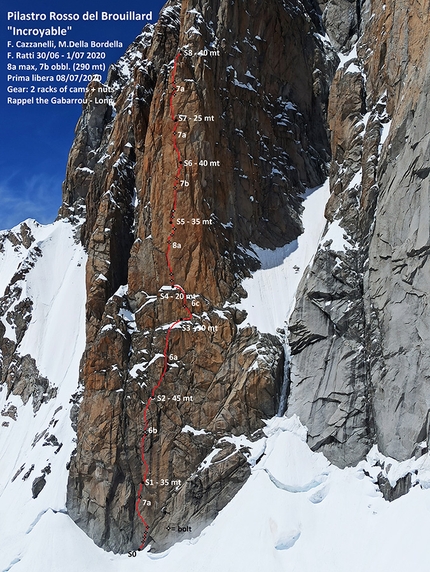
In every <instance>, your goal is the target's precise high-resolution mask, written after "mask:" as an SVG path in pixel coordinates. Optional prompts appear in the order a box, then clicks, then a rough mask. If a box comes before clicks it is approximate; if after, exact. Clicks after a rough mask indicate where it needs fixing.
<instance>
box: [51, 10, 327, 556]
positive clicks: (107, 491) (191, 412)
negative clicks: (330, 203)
mask: <svg viewBox="0 0 430 572" xmlns="http://www.w3.org/2000/svg"><path fill="white" fill-rule="evenodd" d="M321 32H322V30H321V29H320V19H319V17H318V14H317V12H316V11H315V9H314V8H313V5H312V4H311V3H308V2H304V3H303V4H302V7H301V8H297V6H296V4H295V3H293V2H291V3H289V2H284V4H283V5H281V4H280V3H278V2H275V1H270V2H269V3H265V4H264V5H262V4H261V3H259V2H256V1H253V2H248V3H247V4H246V7H245V5H244V4H242V3H237V2H235V3H230V2H227V1H224V0H219V1H215V2H211V3H206V4H204V6H202V5H201V3H200V2H197V1H196V0H184V1H183V2H182V3H180V2H169V3H168V4H167V5H166V7H165V8H164V10H163V11H162V14H161V16H160V20H159V22H158V23H157V24H156V26H155V27H154V29H152V28H147V29H145V30H144V32H143V34H142V35H141V36H140V37H139V38H137V40H136V41H135V42H134V44H132V46H130V48H129V49H128V50H127V52H126V54H125V56H124V57H123V58H122V59H121V60H120V61H119V62H118V64H116V65H115V66H113V67H112V68H111V70H110V72H109V77H108V81H107V86H108V90H109V93H110V95H111V97H112V99H113V100H114V105H113V106H110V105H105V106H103V105H102V106H98V105H96V104H95V103H94V102H93V100H92V98H93V97H94V94H97V93H98V90H102V89H104V88H103V87H102V86H101V85H100V84H97V83H92V84H91V85H90V86H89V92H88V95H87V99H88V100H89V102H88V103H87V104H86V105H85V106H84V109H83V114H82V117H81V119H80V122H79V123H78V126H77V131H76V139H75V142H74V145H73V147H72V150H71V153H70V158H69V163H68V172H67V179H66V182H65V184H64V205H63V209H62V212H63V213H69V212H71V209H75V210H76V209H77V210H79V209H81V210H82V209H83V206H82V205H83V201H85V204H86V223H85V228H84V232H83V235H82V238H83V240H84V243H85V244H86V246H87V249H88V265H87V296H88V298H87V348H86V351H85V354H84V356H83V359H82V369H81V376H82V382H83V384H84V388H85V389H84V396H83V401H82V404H81V407H80V412H79V418H78V430H77V451H76V455H75V456H74V457H73V459H72V463H71V468H70V478H69V486H68V509H69V513H70V515H71V516H72V518H73V519H74V520H75V521H76V522H77V523H78V524H79V525H80V526H81V527H82V528H83V529H84V530H85V531H86V532H87V533H88V534H89V535H90V536H91V537H92V538H93V539H94V540H95V542H96V543H97V544H99V545H101V546H103V547H104V548H106V549H110V550H114V551H127V550H129V549H136V548H137V547H139V546H141V545H142V541H143V540H144V542H148V541H150V542H151V544H152V546H153V547H154V548H155V549H162V548H165V547H166V546H168V545H170V544H172V543H173V542H175V541H177V540H179V539H181V538H183V537H187V536H194V535H196V534H198V533H199V532H200V531H201V530H202V528H203V527H204V526H206V525H207V524H208V523H209V522H210V521H211V520H212V519H213V518H214V517H215V516H216V514H217V513H218V511H219V510H220V509H221V508H222V507H223V506H225V504H226V503H227V502H228V501H229V500H230V499H231V498H232V496H233V495H234V494H235V493H236V492H237V490H238V489H239V488H240V486H241V485H242V484H243V482H244V480H245V479H246V477H247V476H248V474H249V465H248V463H247V458H246V450H245V449H244V448H243V447H242V448H240V447H238V448H236V447H235V446H233V445H232V444H231V443H230V442H228V441H226V440H223V438H224V437H226V436H229V435H230V436H231V435H245V436H247V437H248V438H250V439H252V438H254V437H252V435H254V433H255V432H256V431H258V430H259V429H260V428H262V427H263V426H264V423H263V421H262V419H266V418H269V417H271V416H273V415H274V414H275V413H276V411H277V406H278V402H279V390H280V385H281V383H282V378H283V361H284V357H283V349H282V345H281V344H280V342H279V340H278V339H277V338H275V337H274V336H271V335H268V334H262V333H260V332H258V331H257V330H256V329H255V328H251V327H242V325H241V323H242V322H243V320H244V318H245V316H243V315H241V313H240V312H238V311H237V310H236V308H235V306H234V304H235V303H237V302H238V301H239V300H240V297H241V296H242V295H243V290H242V289H241V287H240V282H241V280H242V278H243V277H244V276H246V275H248V274H249V271H250V269H255V268H257V267H258V261H257V260H256V258H255V257H254V256H253V255H252V251H250V250H249V248H250V246H251V245H252V244H256V245H258V246H260V247H263V248H274V247H278V246H282V245H284V244H286V243H288V242H289V241H291V240H293V239H294V238H296V237H297V236H298V234H299V233H300V232H301V223H300V212H301V198H300V195H301V193H302V192H303V191H304V189H305V187H313V186H316V185H317V184H319V183H321V182H322V180H323V178H324V175H325V169H326V162H327V160H328V159H329V142H328V139H327V131H326V124H325V114H326V108H327V96H328V85H329V81H330V78H331V75H332V73H333V66H334V57H333V54H332V53H331V52H329V51H327V48H326V47H324V44H323V43H322V41H321V39H320V37H319V36H318V34H319V33H321ZM175 186H176V189H175ZM175 197H176V198H175ZM175 205H176V206H175ZM172 209H173V210H174V211H175V212H174V213H173V215H172ZM172 233H173V234H172ZM168 242H170V243H171V244H170V245H169V244H168ZM173 243H175V244H173ZM167 251H168V259H167V258H166V252H167ZM172 282H173V284H175V285H180V288H179V286H178V287H175V288H172V287H171V285H172ZM184 293H186V298H184ZM189 318H191V319H189ZM173 324H175V326H174V327H172V325H173ZM167 338H168V339H167ZM164 353H165V354H166V356H167V357H166V359H165V358H164V357H163V354H164ZM158 386H159V387H158ZM150 398H151V401H150V402H149V404H148V400H149V399H150ZM145 417H146V421H145ZM190 428H191V429H190ZM145 430H146V431H147V436H146V437H145V439H144V441H143V444H142V435H143V433H144V432H145ZM194 430H196V431H194ZM214 449H218V450H219V451H218V452H217V454H216V456H214V458H213V459H212V462H211V463H209V462H208V463H203V461H204V460H205V459H206V458H207V457H208V455H210V454H211V452H212V451H214ZM146 464H147V466H148V469H147V471H145V465H146ZM145 477H146V478H145ZM142 480H144V481H145V482H143V483H142ZM138 497H140V499H138V502H137V504H136V500H137V498H138ZM139 514H141V515H142V518H140V517H139ZM145 523H147V530H146V528H145ZM178 526H180V527H181V529H182V528H184V527H187V530H186V532H185V533H179V532H178ZM146 532H147V534H145V533H146Z"/></svg>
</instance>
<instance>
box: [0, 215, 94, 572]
mask: <svg viewBox="0 0 430 572" xmlns="http://www.w3.org/2000/svg"><path fill="white" fill-rule="evenodd" d="M25 223H26V225H27V227H28V228H30V230H31V233H32V234H33V236H34V238H35V241H34V242H33V243H32V244H31V246H30V247H29V248H26V247H25V246H23V245H22V244H17V245H14V244H13V243H12V242H11V241H10V240H8V239H6V240H5V241H4V250H3V252H2V253H0V277H1V286H2V288H3V291H2V292H1V294H2V295H3V292H4V288H5V286H6V285H7V283H8V282H9V281H10V280H11V278H12V277H13V276H14V275H15V274H16V273H17V272H19V271H20V270H22V269H23V268H27V269H28V268H29V270H28V272H27V273H26V275H25V278H24V279H23V280H21V281H18V282H17V283H18V284H19V286H20V288H22V292H21V294H20V297H19V299H18V300H17V302H18V301H19V300H22V299H24V298H30V299H31V300H32V302H33V312H32V318H31V322H30V324H29V327H28V329H27V331H26V333H25V335H24V338H23V340H22V341H21V344H20V345H19V347H18V349H17V353H18V354H19V355H21V356H24V355H27V354H30V355H31V356H32V357H33V358H34V359H35V361H36V365H37V368H38V370H39V372H40V374H41V375H42V376H44V377H47V378H48V380H49V382H50V385H51V386H55V387H56V388H57V395H56V397H55V398H53V399H51V400H49V401H48V402H47V403H43V404H42V405H41V407H40V409H39V410H38V411H37V412H36V413H35V412H34V411H33V405H32V400H31V399H30V400H29V401H28V402H27V404H26V405H23V402H22V400H21V397H19V396H15V395H10V396H7V388H6V387H5V386H0V389H1V391H0V411H1V412H5V411H7V410H10V407H11V406H15V407H16V408H17V415H16V417H17V418H16V420H15V419H13V418H12V417H10V416H6V415H4V414H3V415H2V417H0V421H1V426H0V515H1V517H0V570H2V571H4V570H9V569H11V568H12V567H14V566H15V564H16V563H17V562H19V561H20V560H21V558H22V556H23V554H27V553H28V551H31V550H34V549H35V539H36V538H37V535H38V533H39V532H38V531H39V530H40V528H41V524H40V523H41V522H43V521H46V519H47V518H49V515H53V514H54V512H52V511H55V512H58V511H64V510H65V497H66V483H67V469H66V464H67V462H68V461H69V459H70V455H71V452H72V450H73V448H74V438H75V433H74V432H73V430H72V427H71V422H70V417H69V416H70V408H71V403H70V397H71V395H72V394H73V393H75V392H76V389H77V382H78V371H79V361H80V358H81V355H82V352H83V349H84V345H85V313H84V310H85V281H84V273H85V259H86V256H85V253H84V251H83V248H82V246H81V245H80V244H77V243H76V241H75V239H74V228H73V227H72V226H71V225H70V224H69V223H67V222H65V221H57V222H55V223H53V224H51V225H46V226H41V225H39V224H38V223H36V222H35V221H31V220H27V221H25ZM11 232H12V233H15V234H16V235H17V236H19V232H20V227H19V226H18V227H16V228H15V229H12V231H11ZM5 234H6V233H2V235H3V236H5ZM2 321H3V323H4V324H5V325H6V323H7V321H6V319H5V317H3V318H2ZM8 330H9V332H7V333H6V335H8V333H9V334H10V337H11V338H14V332H13V331H10V330H12V328H11V326H10V325H8ZM60 445H61V446H60ZM32 467H33V468H32ZM20 469H21V470H20ZM43 470H44V472H45V480H46V485H45V487H44V488H43V490H42V491H41V492H40V494H39V495H38V497H37V498H36V499H33V498H32V483H33V480H34V479H35V478H37V477H42V475H43V473H42V471H43ZM28 471H30V474H29V475H28V476H26V475H27V473H28ZM17 473H18V474H17ZM25 477H26V478H25ZM51 540H52V531H51V532H50V533H49V534H48V535H47V537H46V538H45V541H46V542H47V543H48V544H49V543H50V541H51ZM39 548H40V550H42V551H43V550H46V549H47V548H48V547H47V546H44V545H41V546H40V547H39ZM22 565H23V566H26V567H28V568H27V569H28V570H30V569H32V568H33V565H34V561H31V560H30V561H29V560H26V561H25V563H23V564H22ZM40 565H41V566H43V565H44V558H41V559H40ZM49 566H51V564H49ZM56 569H59V568H55V567H53V568H50V567H48V568H45V570H56Z"/></svg>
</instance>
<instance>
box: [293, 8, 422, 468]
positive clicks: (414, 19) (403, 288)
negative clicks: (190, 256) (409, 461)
mask: <svg viewBox="0 0 430 572" xmlns="http://www.w3.org/2000/svg"><path fill="white" fill-rule="evenodd" d="M429 8H430V5H429V2H424V3H415V2H408V1H394V0H393V1H390V2H386V3H384V5H382V4H379V3H376V2H371V1H366V2H362V3H361V6H360V14H361V29H360V38H359V40H358V42H357V44H356V47H355V49H354V50H353V51H352V52H351V53H350V55H349V56H346V57H344V62H343V64H342V65H341V66H340V68H339V70H338V71H337V74H336V76H335V78H334V82H333V86H332V89H331V94H330V102H329V124H330V129H331V136H332V139H331V144H332V153H333V160H332V164H331V172H330V183H331V193H332V194H331V198H330V201H329V203H328V205H327V208H326V217H327V219H328V225H327V229H326V234H325V236H324V237H323V239H322V241H321V246H320V248H319V250H318V252H317V254H316V256H315V259H314V263H313V265H312V266H311V268H310V269H309V271H308V273H307V275H305V277H304V279H303V281H302V283H301V286H300V289H299V293H298V296H297V305H296V308H295V311H294V314H293V316H292V319H291V325H290V330H291V347H292V354H293V358H292V378H291V395H290V401H289V407H288V413H289V414H291V413H298V414H299V415H300V418H301V419H302V421H303V422H304V423H305V424H306V425H307V426H308V427H309V443H310V445H311V446H312V447H313V448H314V449H316V450H322V451H323V452H324V453H325V454H326V455H327V456H328V457H329V458H330V459H331V460H332V461H334V462H335V463H337V464H339V465H341V466H344V465H347V464H351V463H356V462H357V461H359V460H360V459H362V458H363V456H364V455H365V454H366V453H367V451H368V450H369V448H370V446H371V445H372V444H373V443H377V444H378V446H379V448H380V450H381V451H382V452H383V453H384V454H386V455H390V456H392V457H394V458H396V459H405V458H408V457H410V456H411V455H413V454H420V452H421V451H423V450H425V447H426V446H427V445H426V443H427V440H428V411H429V398H430V394H429V384H428V373H427V370H428V360H429V349H430V347H429V337H428V321H429V317H428V304H427V296H428V294H427V291H428V284H429V276H428V259H427V254H428V248H429V244H430V243H429V217H428V174H429V167H428V156H429V137H430V119H429V115H428V112H427V106H428V101H427V100H428V92H429V65H430V61H429V59H430V58H429V53H430V52H429V38H428V25H429ZM341 47H342V46H341ZM343 48H345V46H343ZM346 51H348V49H346ZM423 442H425V443H423Z"/></svg>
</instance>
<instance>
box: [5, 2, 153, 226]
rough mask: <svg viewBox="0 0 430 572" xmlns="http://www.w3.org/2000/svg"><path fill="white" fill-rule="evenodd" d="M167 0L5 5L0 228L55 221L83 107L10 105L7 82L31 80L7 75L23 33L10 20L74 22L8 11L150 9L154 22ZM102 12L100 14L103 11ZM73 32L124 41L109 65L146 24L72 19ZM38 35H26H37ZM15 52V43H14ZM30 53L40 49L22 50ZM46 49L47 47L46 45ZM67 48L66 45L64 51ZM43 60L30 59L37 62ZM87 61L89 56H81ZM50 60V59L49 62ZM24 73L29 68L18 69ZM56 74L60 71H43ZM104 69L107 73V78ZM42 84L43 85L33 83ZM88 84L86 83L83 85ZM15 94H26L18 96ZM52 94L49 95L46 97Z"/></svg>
mask: <svg viewBox="0 0 430 572" xmlns="http://www.w3.org/2000/svg"><path fill="white" fill-rule="evenodd" d="M163 4H164V2H163V1H162V0H154V1H152V2H150V1H148V0H140V1H139V0H129V1H126V2H118V0H102V1H101V0H96V1H89V2H83V1H82V0H75V1H71V0H65V1H63V2H61V4H60V3H59V2H54V1H53V0H52V1H50V2H49V1H45V0H31V1H30V0H6V2H5V4H4V5H3V8H2V18H1V19H2V22H1V27H0V46H1V50H0V67H1V69H2V70H3V72H2V73H1V74H0V90H1V97H0V114H1V115H0V118H1V119H0V129H1V139H0V141H1V144H0V151H1V153H0V230H1V229H5V228H11V227H12V226H14V225H16V224H18V223H19V222H21V221H22V220H24V219H26V218H35V219H36V220H38V221H39V222H41V223H48V222H52V221H53V220H54V219H55V217H56V215H57V211H58V208H59V206H60V204H61V184H62V181H63V180H64V175H65V170H66V163H67V155H68V152H69V149H70V146H71V144H72V142H73V136H74V129H75V125H76V122H77V120H78V119H79V115H80V112H81V106H80V105H78V104H77V105H53V104H49V105H27V106H19V107H18V106H15V105H8V104H7V97H8V96H11V95H13V94H8V93H7V85H13V86H19V85H29V84H26V83H24V84H20V83H17V82H10V81H8V80H7V74H8V73H11V74H13V73H18V72H12V71H9V72H8V71H7V63H8V61H9V62H10V61H11V60H7V51H8V50H7V41H8V40H12V41H15V40H16V39H21V40H22V39H23V38H13V37H12V36H11V35H10V32H8V31H7V26H8V25H11V24H12V25H15V26H17V27H23V28H29V27H50V26H51V25H53V24H54V25H56V26H58V25H61V26H65V25H66V24H70V22H51V21H49V16H48V19H47V20H46V21H45V22H42V23H40V22H34V21H19V20H17V21H10V20H8V19H7V12H8V11H11V12H13V11H19V12H21V13H31V12H34V13H46V14H48V15H49V12H51V11H54V12H60V13H78V14H80V15H82V14H83V13H84V12H86V11H90V12H95V11H99V14H100V12H101V11H105V12H111V13H125V12H127V11H135V12H138V13H147V12H149V11H151V10H152V13H153V20H152V23H155V21H156V19H157V17H158V13H159V11H160V9H161V7H162V5H163ZM99 17H100V16H99ZM71 25H72V31H71V32H68V36H67V40H75V41H76V40H80V39H82V40H86V41H88V42H89V41H91V40H98V41H103V40H114V39H117V40H119V41H121V42H122V43H123V44H124V48H122V49H115V48H110V49H106V50H105V52H106V56H107V57H106V59H105V60H104V61H105V62H106V64H107V65H108V64H110V63H112V62H114V61H116V60H117V59H118V57H119V56H121V55H122V53H123V52H124V51H125V48H126V47H127V46H128V45H129V44H130V43H131V42H132V41H133V40H134V38H135V37H136V36H137V35H138V34H139V33H140V31H141V29H142V27H143V25H144V24H143V23H142V22H140V21H128V22H111V23H109V22H102V21H100V20H99V21H98V22H83V21H82V17H81V19H80V20H79V21H77V22H76V21H73V22H71ZM38 39H39V38H33V37H29V38H25V40H38ZM14 50H15V51H16V50H17V48H14ZM20 51H21V52H31V51H38V50H30V49H28V50H24V49H22V50H20ZM44 51H46V50H44ZM62 53H64V50H62ZM40 61H41V60H38V61H34V62H33V61H32V62H31V63H39V62H40ZM83 61H88V60H86V59H85V60H83ZM49 63H51V62H49ZM20 73H21V74H22V73H25V72H20ZM40 73H46V74H54V76H55V74H56V73H58V72H52V71H47V72H40ZM105 77H106V74H104V75H103V79H104V78H105ZM35 85H42V84H35ZM80 85H85V84H83V83H82V84H80ZM14 97H22V96H20V95H14ZM47 97H49V96H47Z"/></svg>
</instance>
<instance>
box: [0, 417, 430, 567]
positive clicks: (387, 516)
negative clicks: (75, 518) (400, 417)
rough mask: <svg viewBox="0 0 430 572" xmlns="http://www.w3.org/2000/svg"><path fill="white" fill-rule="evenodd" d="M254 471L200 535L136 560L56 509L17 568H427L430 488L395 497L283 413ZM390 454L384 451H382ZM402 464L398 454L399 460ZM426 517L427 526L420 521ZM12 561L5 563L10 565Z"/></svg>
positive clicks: (363, 466)
mask: <svg viewBox="0 0 430 572" xmlns="http://www.w3.org/2000/svg"><path fill="white" fill-rule="evenodd" d="M265 433H266V437H265V452H264V454H263V456H262V457H261V459H260V461H259V462H258V463H257V465H256V466H255V467H254V468H253V469H252V474H251V477H250V478H249V479H248V481H247V482H246V483H245V485H244V486H243V488H242V489H241V490H240V491H239V493H238V494H237V495H236V496H235V497H234V498H233V500H232V501H231V502H230V503H229V504H228V505H227V507H226V508H225V509H224V510H222V511H221V513H220V514H219V515H218V517H217V518H216V519H215V521H214V522H213V523H212V524H211V525H210V526H209V527H207V528H206V529H205V530H204V531H203V532H202V533H201V534H200V536H199V537H198V538H196V539H193V540H186V541H183V542H180V543H177V544H176V545H174V546H173V547H172V548H171V549H169V550H167V551H166V552H163V553H161V554H151V553H149V552H148V551H147V550H146V551H144V552H137V554H136V557H129V556H128V555H113V554H112V553H106V552H104V551H102V550H101V549H99V548H97V547H96V546H95V545H94V543H93V542H92V541H91V540H90V539H89V538H88V537H87V536H85V534H84V533H83V532H82V531H81V530H79V528H78V527H77V526H76V525H74V524H73V523H72V521H71V520H70V519H69V518H68V517H67V515H65V514H62V513H57V514H54V513H53V512H52V511H48V512H47V513H45V514H44V515H43V517H42V518H41V519H40V521H39V522H38V524H37V525H36V526H35V527H34V529H33V531H32V532H31V533H30V534H29V535H28V536H30V537H31V542H28V541H27V542H25V539H23V538H22V536H21V538H20V539H19V540H20V541H21V542H20V544H21V546H20V550H19V551H17V552H16V563H15V564H14V565H13V566H12V567H11V568H10V569H11V570H13V571H14V572H30V571H31V572H51V571H60V570H61V571H62V572H75V571H76V570H88V571H90V572H126V571H130V572H137V571H142V570H145V572H220V570H222V571H223V572H238V571H242V570H244V571H246V572H262V571H268V572H315V571H317V572H333V571H336V572H362V571H363V570H367V571H369V572H379V570H390V572H404V570H415V571H416V572H425V571H427V570H428V564H427V562H428V556H427V527H426V526H425V523H427V522H428V521H429V519H430V490H428V489H427V490H422V489H420V488H419V487H416V488H413V489H412V491H411V492H410V493H409V494H408V495H406V496H404V497H401V498H400V499H398V500H396V501H394V502H392V503H388V502H387V501H385V500H384V499H383V498H382V495H381V493H380V492H379V491H378V490H377V488H376V486H375V485H374V484H373V483H372V481H371V480H370V478H368V477H367V476H365V474H364V470H366V471H369V470H371V462H374V461H375V455H376V456H378V455H377V454H376V453H375V452H373V453H372V454H371V455H370V457H369V459H370V462H369V461H363V462H362V463H360V465H359V466H358V467H355V468H346V469H343V470H341V469H338V468H337V467H334V466H333V465H331V464H330V463H329V462H328V461H327V459H325V457H324V456H323V455H322V453H313V452H312V451H311V450H310V449H309V448H308V446H307V445H306V429H305V428H304V427H303V426H302V425H301V424H300V422H299V420H298V419H297V418H296V417H292V418H290V419H287V418H274V419H272V420H270V421H268V422H267V427H266V429H265ZM378 458H379V460H381V456H380V455H379V456H378ZM395 463H396V462H395V461H394V464H395ZM417 523H420V525H419V526H417ZM7 569H8V568H7V567H6V568H2V570H3V571H5V570H7Z"/></svg>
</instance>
